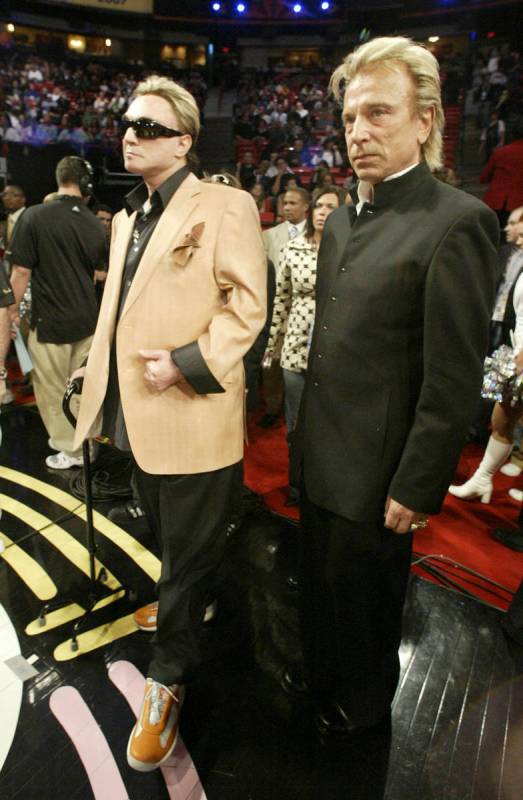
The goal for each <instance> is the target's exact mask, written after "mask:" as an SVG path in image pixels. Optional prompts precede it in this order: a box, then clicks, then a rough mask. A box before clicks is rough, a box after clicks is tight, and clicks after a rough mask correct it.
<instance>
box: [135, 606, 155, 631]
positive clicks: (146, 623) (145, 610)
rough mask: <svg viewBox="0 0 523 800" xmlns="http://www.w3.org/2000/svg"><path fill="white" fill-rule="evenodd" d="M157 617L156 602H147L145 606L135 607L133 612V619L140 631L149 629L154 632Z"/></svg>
mask: <svg viewBox="0 0 523 800" xmlns="http://www.w3.org/2000/svg"><path fill="white" fill-rule="evenodd" d="M157 617H158V602H156V603H147V605H146V606H142V607H141V608H137V609H136V611H135V612H134V614H133V619H134V621H135V622H136V624H137V625H138V627H139V628H140V630H141V631H150V632H151V633H154V631H155V630H156V620H157Z"/></svg>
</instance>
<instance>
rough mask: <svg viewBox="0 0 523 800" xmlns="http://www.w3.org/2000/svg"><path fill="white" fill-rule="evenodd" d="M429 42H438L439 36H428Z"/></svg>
mask: <svg viewBox="0 0 523 800" xmlns="http://www.w3.org/2000/svg"><path fill="white" fill-rule="evenodd" d="M429 42H432V44H435V43H436V42H439V36H429Z"/></svg>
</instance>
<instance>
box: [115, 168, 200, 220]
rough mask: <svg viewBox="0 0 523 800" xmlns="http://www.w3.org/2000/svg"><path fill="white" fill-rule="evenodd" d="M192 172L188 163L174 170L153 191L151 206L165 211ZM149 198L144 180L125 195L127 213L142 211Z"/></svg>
mask: <svg viewBox="0 0 523 800" xmlns="http://www.w3.org/2000/svg"><path fill="white" fill-rule="evenodd" d="M190 172H191V168H190V167H189V166H188V165H187V164H186V165H185V166H183V167H181V168H180V169H177V170H176V172H173V174H172V175H170V176H169V177H168V178H167V180H165V181H164V182H163V183H162V185H161V186H159V187H158V188H157V189H156V191H154V192H153V193H152V195H151V197H150V201H151V207H152V208H160V209H161V210H162V211H163V209H164V208H165V207H166V206H167V205H168V204H169V201H170V200H171V198H172V196H173V195H174V193H175V192H176V190H177V189H179V188H180V186H181V184H182V183H183V181H184V180H185V178H186V177H187V175H189V173H190ZM148 199H149V193H148V191H147V186H146V185H145V183H144V182H143V181H142V182H141V183H139V184H138V186H135V187H134V189H132V190H131V191H130V192H129V194H127V195H126V196H125V197H124V206H125V210H126V211H127V214H128V215H129V216H130V215H131V214H132V213H133V211H140V210H141V209H142V208H143V206H144V204H145V203H146V201H147V200H148Z"/></svg>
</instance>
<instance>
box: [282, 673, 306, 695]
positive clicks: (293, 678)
mask: <svg viewBox="0 0 523 800" xmlns="http://www.w3.org/2000/svg"><path fill="white" fill-rule="evenodd" d="M280 686H281V688H282V689H283V691H284V692H285V694H288V695H290V697H299V698H304V697H307V695H309V694H310V691H311V689H310V686H309V684H308V683H307V680H306V678H305V676H304V674H303V672H302V671H301V669H300V668H299V667H298V666H291V667H287V669H286V670H285V671H284V673H283V675H282V676H281V679H280Z"/></svg>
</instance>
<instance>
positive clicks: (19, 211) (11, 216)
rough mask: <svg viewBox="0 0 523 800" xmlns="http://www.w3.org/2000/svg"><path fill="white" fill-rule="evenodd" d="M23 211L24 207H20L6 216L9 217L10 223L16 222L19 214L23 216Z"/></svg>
mask: <svg viewBox="0 0 523 800" xmlns="http://www.w3.org/2000/svg"><path fill="white" fill-rule="evenodd" d="M24 211H25V206H22V208H18V209H17V210H16V211H13V212H12V213H11V214H8V215H7V216H8V217H9V219H10V220H11V222H16V221H17V219H18V217H19V216H21V214H23V213H24Z"/></svg>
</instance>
